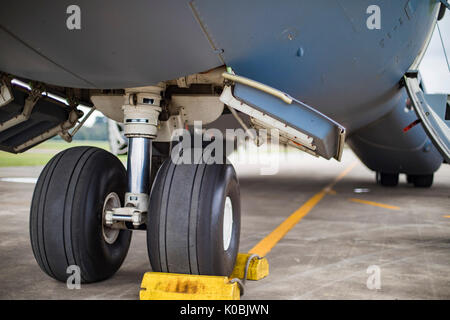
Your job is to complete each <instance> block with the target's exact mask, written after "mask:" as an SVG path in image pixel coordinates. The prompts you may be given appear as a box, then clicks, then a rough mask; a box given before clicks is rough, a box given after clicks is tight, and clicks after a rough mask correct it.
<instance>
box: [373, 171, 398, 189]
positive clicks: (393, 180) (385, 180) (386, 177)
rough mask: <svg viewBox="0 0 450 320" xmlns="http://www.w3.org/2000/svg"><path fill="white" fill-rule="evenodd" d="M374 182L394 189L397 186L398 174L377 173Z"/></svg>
mask: <svg viewBox="0 0 450 320" xmlns="http://www.w3.org/2000/svg"><path fill="white" fill-rule="evenodd" d="M376 181H377V183H378V184H380V185H382V186H385V187H395V186H397V185H398V173H385V172H377V173H376Z"/></svg>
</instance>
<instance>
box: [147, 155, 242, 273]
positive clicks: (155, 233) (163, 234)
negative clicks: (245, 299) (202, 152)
mask: <svg viewBox="0 0 450 320" xmlns="http://www.w3.org/2000/svg"><path fill="white" fill-rule="evenodd" d="M148 212H149V215H148V222H147V228H148V229H147V247H148V254H149V258H150V262H151V265H152V268H153V270H154V271H160V272H175V273H186V274H202V275H222V276H229V275H230V274H231V272H232V271H233V267H234V264H235V261H236V256H237V253H238V248H239V235H240V195H239V183H238V180H237V178H236V173H235V171H234V169H233V167H232V166H231V165H229V164H209V165H206V164H174V163H173V162H172V160H171V159H168V160H166V162H165V163H164V164H163V166H162V167H161V169H160V170H159V172H158V174H157V177H156V180H155V182H154V184H153V188H152V193H151V197H150V204H149V209H148Z"/></svg>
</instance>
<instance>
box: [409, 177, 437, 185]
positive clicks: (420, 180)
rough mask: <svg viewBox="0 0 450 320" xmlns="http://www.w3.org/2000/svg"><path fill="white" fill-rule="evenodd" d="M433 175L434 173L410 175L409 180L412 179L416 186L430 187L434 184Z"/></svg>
mask: <svg viewBox="0 0 450 320" xmlns="http://www.w3.org/2000/svg"><path fill="white" fill-rule="evenodd" d="M433 177H434V175H433V174H423V175H408V180H410V181H411V183H413V184H414V187H416V188H429V187H431V186H432V185H433Z"/></svg>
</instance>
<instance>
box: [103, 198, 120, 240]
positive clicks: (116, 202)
mask: <svg viewBox="0 0 450 320" xmlns="http://www.w3.org/2000/svg"><path fill="white" fill-rule="evenodd" d="M119 207H120V198H119V196H118V195H117V193H115V192H111V193H110V194H108V196H107V197H106V199H105V202H104V203H103V215H102V234H103V239H104V240H105V241H106V243H109V244H113V243H114V242H116V240H117V237H118V236H119V233H120V230H119V229H113V228H110V227H108V226H107V225H106V223H105V215H106V211H108V210H111V209H113V208H119Z"/></svg>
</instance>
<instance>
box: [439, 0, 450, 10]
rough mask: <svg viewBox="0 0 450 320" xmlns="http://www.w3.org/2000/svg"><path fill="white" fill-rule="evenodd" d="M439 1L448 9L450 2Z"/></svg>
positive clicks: (445, 0)
mask: <svg viewBox="0 0 450 320" xmlns="http://www.w3.org/2000/svg"><path fill="white" fill-rule="evenodd" d="M441 3H442V4H443V5H444V6H446V7H447V9H448V10H450V3H448V1H447V0H441Z"/></svg>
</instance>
